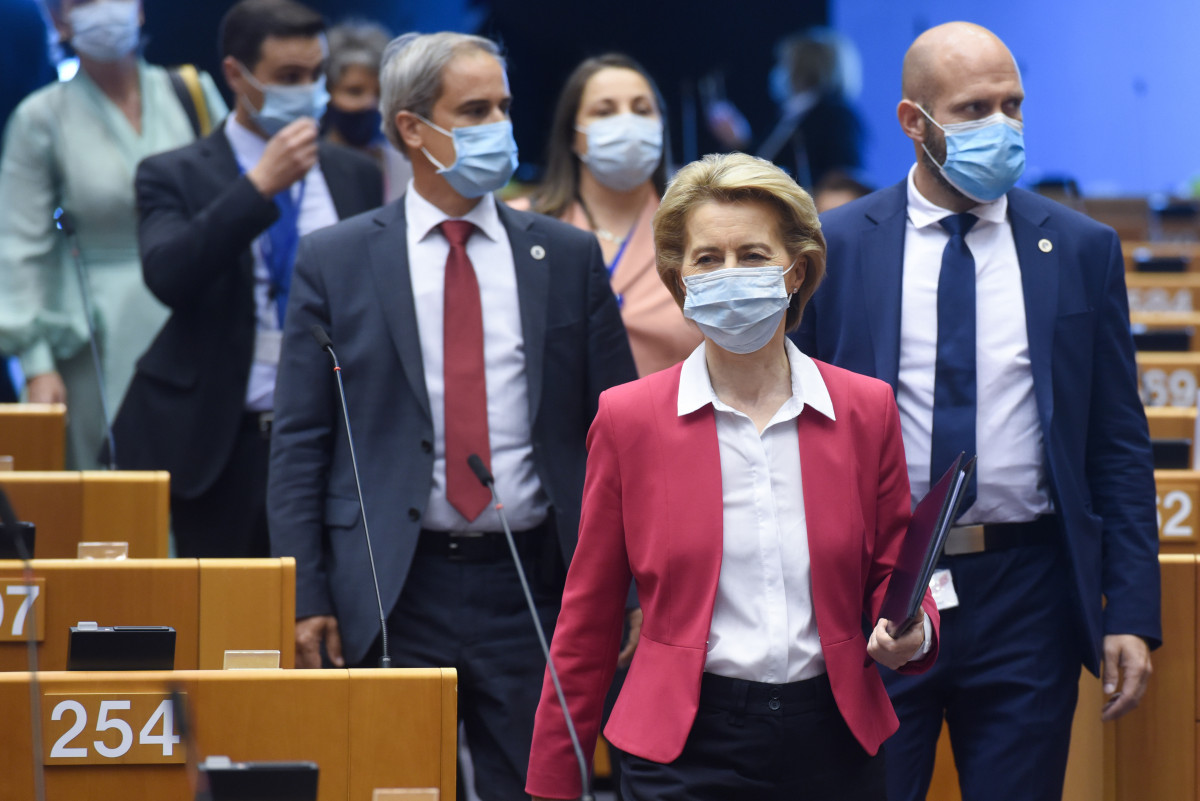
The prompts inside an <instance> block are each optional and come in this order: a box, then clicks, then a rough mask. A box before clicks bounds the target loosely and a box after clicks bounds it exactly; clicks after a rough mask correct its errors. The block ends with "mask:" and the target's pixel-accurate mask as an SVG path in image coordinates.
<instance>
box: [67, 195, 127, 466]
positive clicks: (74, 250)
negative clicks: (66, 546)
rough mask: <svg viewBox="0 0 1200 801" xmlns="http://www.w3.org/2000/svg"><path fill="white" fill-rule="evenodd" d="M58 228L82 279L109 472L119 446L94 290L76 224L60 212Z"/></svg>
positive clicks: (81, 292)
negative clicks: (110, 400) (114, 436)
mask: <svg viewBox="0 0 1200 801" xmlns="http://www.w3.org/2000/svg"><path fill="white" fill-rule="evenodd" d="M58 227H59V228H60V229H61V230H62V232H63V235H64V236H66V238H67V247H68V250H70V252H71V260H72V261H73V262H74V263H75V276H76V278H78V279H79V294H80V296H81V297H82V298H83V317H84V320H85V321H86V322H87V331H88V344H89V345H91V349H92V367H93V368H94V369H95V371H96V386H97V387H98V388H99V390H100V413H101V414H103V415H104V438H105V440H106V441H107V443H108V469H109V470H116V469H117V444H116V442H115V441H114V439H113V433H112V418H111V417H110V416H109V414H108V386H107V382H105V380H104V367H103V365H101V363H100V344H99V342H98V341H97V339H96V320H95V317H94V316H93V314H94V309H95V307H94V306H93V304H92V289H91V286H90V285H89V283H88V279H87V271H86V270H85V269H84V266H83V257H82V256H81V255H80V252H79V235H78V233H77V232H76V230H75V221H74V219H73V218H72V217H71V215H70V214H68V213H67V212H66V211H63V210H62V209H60V210H59V214H58Z"/></svg>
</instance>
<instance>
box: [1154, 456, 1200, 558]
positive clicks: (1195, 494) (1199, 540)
mask: <svg viewBox="0 0 1200 801" xmlns="http://www.w3.org/2000/svg"><path fill="white" fill-rule="evenodd" d="M1154 486H1155V499H1156V503H1157V505H1158V548H1159V552H1160V553H1161V554H1192V553H1197V552H1200V471H1197V470H1155V471H1154Z"/></svg>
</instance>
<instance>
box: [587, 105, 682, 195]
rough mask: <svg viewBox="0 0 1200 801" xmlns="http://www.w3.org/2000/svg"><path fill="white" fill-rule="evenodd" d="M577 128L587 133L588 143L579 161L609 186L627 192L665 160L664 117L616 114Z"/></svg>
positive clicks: (644, 179)
mask: <svg viewBox="0 0 1200 801" xmlns="http://www.w3.org/2000/svg"><path fill="white" fill-rule="evenodd" d="M576 130H578V131H581V132H582V133H585V134H587V143H588V149H587V153H585V154H583V155H582V156H580V157H579V160H580V161H582V162H583V163H584V164H586V165H587V167H588V170H589V171H590V172H591V173H592V175H594V176H596V180H597V181H599V182H600V183H602V184H604V185H605V186H607V187H608V188H609V189H614V190H616V191H618V192H628V191H629V190H630V189H633V188H635V187H638V186H641V185H642V184H644V183H645V182H646V181H648V180H650V176H651V175H653V174H654V170H655V169H657V168H658V165H659V163H660V162H661V161H662V153H663V125H662V120H659V119H654V118H651V117H645V116H643V115H641V114H617V115H614V116H612V117H605V118H604V119H601V120H596V121H595V122H593V123H591V124H590V125H588V126H587V128H577V129H576Z"/></svg>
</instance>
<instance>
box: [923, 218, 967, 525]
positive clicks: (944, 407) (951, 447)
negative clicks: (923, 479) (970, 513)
mask: <svg viewBox="0 0 1200 801" xmlns="http://www.w3.org/2000/svg"><path fill="white" fill-rule="evenodd" d="M976 221H977V218H976V217H975V215H973V214H956V215H953V216H951V217H946V218H944V219H943V220H941V225H942V227H943V228H945V229H946V230H947V231H948V232H949V233H950V241H949V242H947V243H946V249H945V250H944V251H942V272H941V275H940V276H939V277H938V293H937V325H938V337H937V367H936V370H935V373H934V382H933V437H932V443H931V447H930V462H929V481H930V488H932V487H933V485H934V484H935V483H936V482H937V481H938V479H940V478H941V477H942V474H943V473H945V472H946V471H947V470H948V469H949V468H950V464H951V463H952V462H953V461H954V458H955V457H956V456H958V454H959V452H960V451H961V452H964V453H966V454H967V458H968V459H969V458H970V457H971V456H972V455H974V454H975V409H976V402H975V395H976V389H975V258H974V257H973V256H972V255H971V251H970V249H969V248H968V247H967V242H966V236H967V232H968V231H970V230H971V226H973V225H974V224H975V223H976ZM975 491H976V482H975V475H974V474H972V475H971V482H970V484H969V485H968V487H967V491H966V493H965V495H964V496H963V502H962V506H960V507H959V509H960V510H961V511H962V512H966V511H967V510H968V509H970V508H971V504H973V503H975Z"/></svg>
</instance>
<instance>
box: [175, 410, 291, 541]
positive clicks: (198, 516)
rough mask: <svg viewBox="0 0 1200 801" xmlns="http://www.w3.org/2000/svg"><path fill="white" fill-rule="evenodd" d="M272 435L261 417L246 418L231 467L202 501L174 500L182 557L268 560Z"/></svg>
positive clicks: (239, 433)
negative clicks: (257, 558)
mask: <svg viewBox="0 0 1200 801" xmlns="http://www.w3.org/2000/svg"><path fill="white" fill-rule="evenodd" d="M270 435H271V432H270V430H269V429H267V430H263V429H262V427H261V426H260V424H259V416H258V414H257V413H253V412H252V413H248V414H246V415H243V417H242V424H241V427H240V428H239V429H238V435H237V440H236V441H235V442H234V445H233V453H232V454H231V455H230V458H229V463H228V464H226V465H225V469H224V470H223V471H221V475H220V476H219V477H218V478H217V481H216V483H215V484H213V485H212V487H210V488H209V489H208V491H207V492H205V493H204V494H203V495H201V496H200V497H198V498H191V499H183V498H174V497H173V498H171V530H172V532H173V533H174V534H175V553H176V555H177V556H182V557H191V558H206V557H242V558H251V557H263V556H270V555H271V543H270V541H269V539H268V537H267V463H268V460H269V458H270V454H271V440H270Z"/></svg>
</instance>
